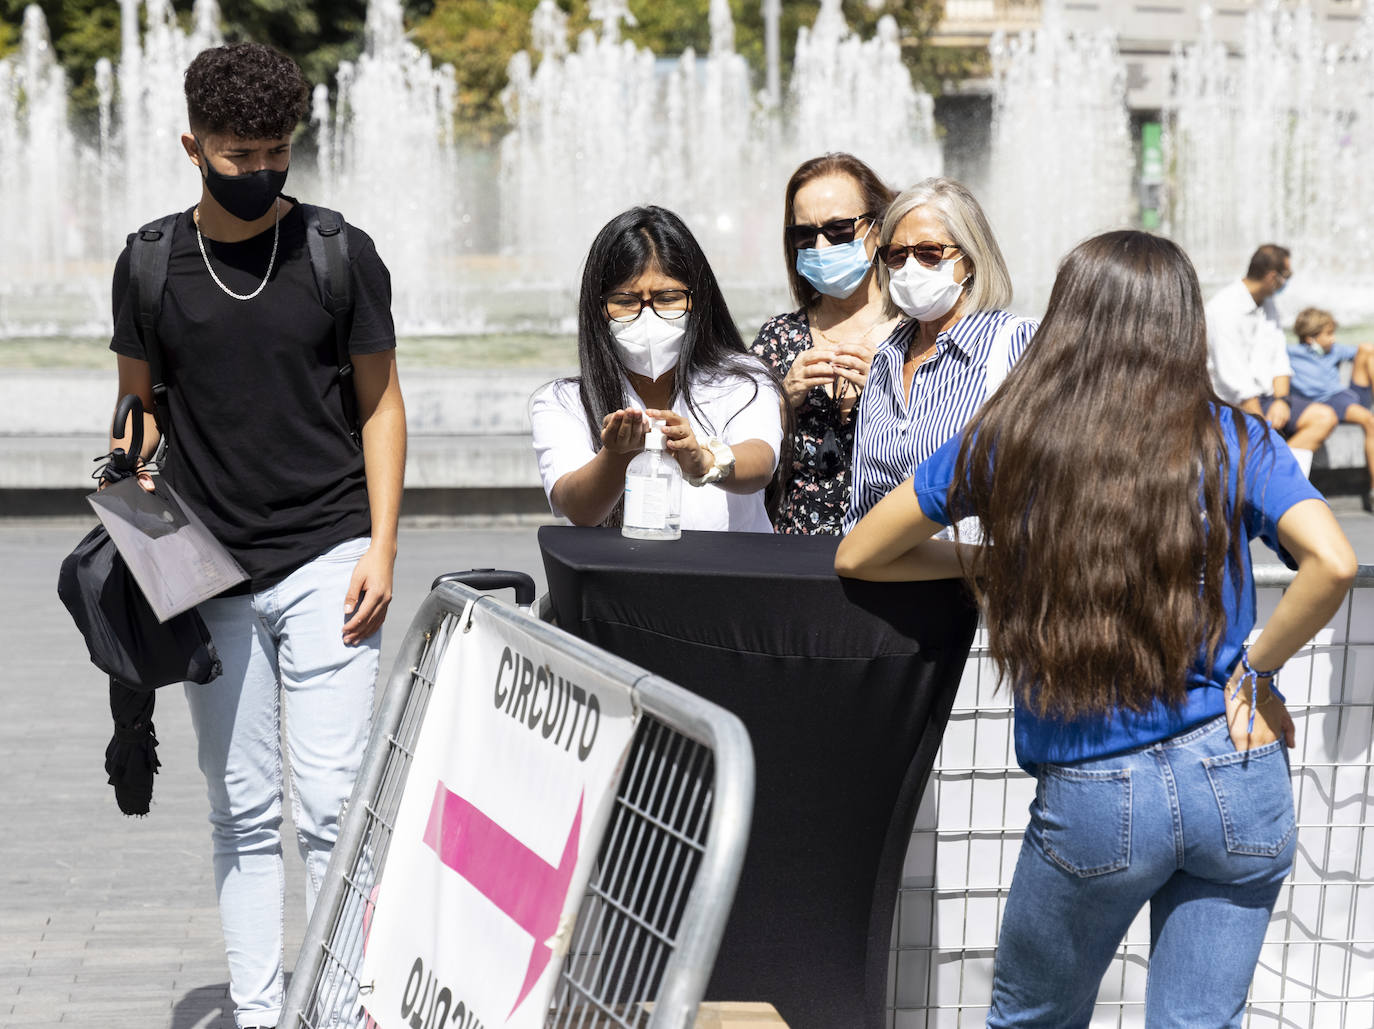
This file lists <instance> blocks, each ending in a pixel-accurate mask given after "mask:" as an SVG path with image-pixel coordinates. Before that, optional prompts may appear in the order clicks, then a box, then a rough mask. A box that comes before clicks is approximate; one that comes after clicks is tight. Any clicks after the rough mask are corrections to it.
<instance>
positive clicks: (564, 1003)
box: [280, 582, 754, 1029]
mask: <svg viewBox="0 0 1374 1029" xmlns="http://www.w3.org/2000/svg"><path fill="white" fill-rule="evenodd" d="M469 600H473V601H476V603H477V604H480V605H483V608H484V610H485V611H486V612H487V614H489V615H491V616H494V617H496V618H497V619H498V620H499V621H501V622H502V623H504V624H506V625H508V626H514V627H516V628H518V630H519V631H520V632H522V633H525V634H527V635H528V636H529V637H530V638H533V639H534V640H536V641H538V642H539V643H542V644H545V645H553V646H557V647H558V648H559V650H560V652H562V653H564V654H567V655H569V656H571V657H572V658H574V659H576V660H578V661H581V662H583V663H584V664H587V665H590V666H592V667H594V668H596V669H598V670H599V671H602V672H604V673H605V674H607V675H608V676H610V677H612V678H615V679H618V680H620V681H621V682H624V683H625V684H627V685H632V687H633V690H634V693H635V698H636V700H637V702H638V703H639V706H640V709H641V711H642V716H641V719H640V722H639V725H638V727H637V729H636V732H635V737H634V742H633V744H632V746H631V749H630V752H629V756H628V757H627V759H626V763H625V772H624V775H623V776H622V779H621V782H620V785H619V788H618V791H617V795H616V800H615V807H614V809H613V812H612V814H611V817H610V821H609V824H608V825H607V828H606V831H605V834H604V836H603V838H602V842H601V848H600V851H599V855H598V860H597V864H596V868H595V869H594V871H593V873H592V878H591V881H590V883H589V885H588V890H587V893H586V896H585V898H584V901H583V906H582V908H581V910H580V912H579V915H578V920H577V928H576V930H575V933H574V936H573V940H572V945H571V949H570V951H569V954H568V956H567V959H566V960H565V962H564V965H563V968H562V971H561V973H560V975H559V979H558V985H557V987H556V989H555V994H554V1006H553V1008H552V1009H551V1011H550V1013H549V1016H548V1019H547V1021H546V1023H545V1024H546V1025H549V1026H560V1027H561V1026H568V1027H586V1029H593V1027H596V1029H601V1027H610V1026H617V1027H622V1029H632V1027H633V1029H638V1027H641V1026H642V1027H648V1029H669V1027H671V1029H685V1027H687V1026H690V1025H691V1024H692V1022H693V1020H694V1018H695V1013H696V1008H697V1005H698V1003H699V1002H700V1000H701V997H702V994H703V993H704V991H705V988H706V981H707V979H708V978H709V976H710V972H711V968H712V965H713V963H714V960H715V954H716V950H717V948H718V947H719V944H720V937H721V934H722V932H723V931H724V928H725V921H726V917H727V916H728V914H729V911H730V903H731V901H732V899H733V897H734V891H735V885H736V883H737V882H738V879H739V872H740V867H741V865H742V863H743V858H744V847H745V843H746V841H747V838H748V831H749V822H750V818H751V814H752V809H753V795H754V763H753V751H752V748H751V746H750V743H749V737H748V734H747V733H746V732H745V729H744V726H743V725H742V724H741V723H740V721H739V720H738V719H737V718H736V717H735V716H734V715H731V714H729V713H728V712H726V711H724V710H722V709H721V708H719V707H717V706H715V705H714V704H711V703H708V702H707V701H704V700H701V699H700V698H698V697H696V696H694V695H692V694H690V693H687V692H686V691H685V690H682V689H681V688H679V687H677V686H675V685H673V684H672V683H670V682H667V681H666V680H664V679H660V678H658V677H656V676H650V675H648V674H647V673H645V672H643V671H642V670H640V669H638V668H636V667H635V666H633V665H630V664H629V663H628V662H625V661H621V660H620V659H618V658H615V657H613V656H611V655H609V654H606V653H604V652H603V651H600V650H598V649H597V648H595V647H592V646H590V645H589V644H586V643H584V642H582V641H581V640H578V639H575V638H574V637H571V636H569V635H567V634H566V633H563V632H561V631H560V630H558V629H556V628H554V627H553V626H551V625H548V624H546V623H544V622H541V621H539V620H538V619H536V618H534V617H533V616H531V615H530V614H528V613H526V612H524V611H521V610H517V609H516V608H512V607H509V606H506V605H503V604H499V603H498V602H497V601H495V600H494V599H492V598H490V597H487V596H485V595H484V594H481V593H478V592H477V591H475V590H473V589H471V588H469V587H467V586H463V585H461V584H459V583H455V582H445V583H444V584H443V585H440V586H438V587H437V588H436V589H435V590H434V591H433V592H432V593H431V594H430V595H429V597H428V598H427V599H426V600H425V601H424V603H423V604H422V605H421V607H420V610H419V612H418V613H417V614H416V616H415V619H414V621H413V622H412V623H411V627H410V629H409V631H408V632H407V634H406V638H405V640H404V642H403V643H402V645H401V648H400V653H399V656H398V657H397V660H396V666H395V670H394V672H393V673H392V677H391V681H390V684H389V686H388V687H387V689H386V691H385V693H384V694H383V697H382V700H381V703H380V705H379V708H378V712H377V716H376V720H375V725H374V729H373V734H372V741H371V743H370V745H369V748H368V753H367V756H366V758H365V759H364V764H363V768H362V770H361V771H360V773H359V777H358V783H357V786H356V787H355V789H354V793H353V799H352V800H351V801H350V802H349V807H348V810H347V813H346V815H345V818H344V822H343V826H342V828H341V831H340V835H339V841H338V843H337V844H336V846H335V850H334V856H333V858H332V859H331V862H330V866H329V874H328V876H327V879H326V882H325V884H324V886H323V888H322V889H321V892H320V896H319V900H318V902H317V904H316V908H315V912H314V915H313V916H312V918H311V921H310V925H309V927H308V928H307V930H306V936H305V941H304V943H303V944H302V947H301V954H300V959H299V960H298V962H297V964H296V969H295V973H294V975H293V977H292V980H291V985H290V989H289V991H288V993H287V998H286V1003H285V1006H284V1009H283V1012H282V1018H281V1022H280V1024H281V1025H282V1026H283V1027H290V1029H315V1027H318V1026H324V1025H331V1024H333V1023H332V1022H331V1019H334V1018H340V1019H341V1022H340V1024H342V1025H349V1026H352V1025H354V1024H359V1023H357V1022H356V1020H355V1018H354V1015H353V1012H354V1011H355V1010H356V1007H357V997H358V994H359V989H360V984H359V981H358V971H359V969H360V968H361V963H362V950H363V937H364V933H365V928H364V926H365V918H366V916H367V915H368V913H369V908H370V900H369V898H370V895H371V893H372V887H373V884H374V883H375V882H376V880H377V877H378V876H379V875H380V874H381V872H382V870H383V869H384V867H385V864H386V857H387V850H388V847H389V845H390V842H391V834H392V831H393V826H394V822H395V818H396V814H397V811H398V810H399V808H400V803H401V796H402V793H403V791H404V789H405V784H406V774H407V771H408V769H409V766H410V761H411V757H412V754H413V751H414V746H415V741H416V739H417V737H418V735H419V731H420V727H421V725H422V724H423V722H424V717H425V710H426V707H427V705H428V702H429V697H430V693H431V690H432V689H433V687H434V677H435V673H436V670H437V668H438V666H439V661H440V658H441V656H442V655H443V653H444V650H445V648H446V647H448V646H450V645H459V644H460V641H461V635H462V631H463V630H462V628H461V627H460V625H459V623H460V622H461V621H462V618H461V615H462V613H463V612H464V610H465V606H466V605H467V603H468V601H469ZM645 1002H652V1003H651V1004H646V1003H645Z"/></svg>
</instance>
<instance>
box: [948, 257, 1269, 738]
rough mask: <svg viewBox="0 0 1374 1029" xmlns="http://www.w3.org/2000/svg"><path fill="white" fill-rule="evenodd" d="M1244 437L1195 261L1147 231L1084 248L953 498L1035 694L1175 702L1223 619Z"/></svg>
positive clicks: (1067, 702)
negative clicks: (972, 519) (1210, 345)
mask: <svg viewBox="0 0 1374 1029" xmlns="http://www.w3.org/2000/svg"><path fill="white" fill-rule="evenodd" d="M1219 418H1230V419H1231V420H1232V421H1233V424H1234V426H1235V430H1236V438H1237V445H1238V447H1239V458H1238V460H1237V461H1236V463H1235V467H1234V468H1231V467H1228V465H1227V462H1226V458H1225V455H1226V446H1225V440H1224V437H1223V434H1222V426H1221V423H1220V421H1219ZM1247 441H1248V435H1247V431H1246V424H1245V415H1243V414H1242V413H1241V412H1240V411H1239V410H1238V409H1236V408H1233V407H1229V406H1228V405H1225V404H1223V403H1222V402H1221V401H1220V400H1219V399H1218V398H1217V395H1216V393H1215V392H1214V391H1213V389H1212V386H1211V382H1210V380H1209V378H1208V374H1207V330H1206V318H1205V315H1204V313H1203V305H1202V293H1201V290H1200V289H1199V287H1198V281H1197V274H1196V273H1195V272H1194V270H1193V265H1192V262H1190V261H1189V260H1188V257H1187V255H1186V254H1185V253H1184V252H1183V251H1182V250H1181V249H1180V248H1179V247H1178V246H1177V245H1176V244H1174V243H1173V242H1171V241H1169V240H1167V239H1163V238H1161V237H1158V236H1152V235H1150V234H1149V233H1145V232H1136V231H1121V232H1109V233H1106V234H1105V235H1101V236H1097V237H1095V238H1094V239H1090V240H1088V241H1087V242H1085V243H1081V244H1079V245H1078V246H1077V247H1075V248H1074V249H1073V250H1072V251H1071V252H1070V253H1069V255H1068V256H1067V257H1065V258H1064V260H1063V263H1061V264H1060V266H1059V275H1058V277H1057V278H1056V279H1055V282H1054V288H1053V291H1052V292H1051V294H1050V302H1049V309H1048V310H1047V311H1046V313H1045V319H1044V321H1043V322H1042V323H1041V325H1040V329H1039V331H1038V332H1036V334H1035V337H1034V339H1033V341H1032V342H1031V345H1030V347H1029V348H1028V350H1027V351H1026V356H1025V357H1024V358H1023V359H1022V360H1021V361H1020V362H1019V363H1018V364H1017V366H1016V367H1015V368H1014V369H1013V370H1012V371H1011V373H1010V374H1009V375H1008V376H1007V379H1006V382H1005V383H1004V384H1003V386H1002V388H1001V389H1000V390H999V391H998V392H997V393H996V394H995V395H994V396H993V397H992V398H991V399H990V400H989V401H988V402H987V403H986V404H985V405H984V406H983V408H982V409H981V410H980V411H979V412H978V413H977V414H976V415H975V416H974V418H973V419H972V421H971V422H970V423H969V426H968V430H967V432H966V434H965V436H964V442H963V444H962V446H961V447H960V451H959V457H958V461H957V463H956V465H955V471H954V485H953V486H952V487H951V490H950V498H949V499H950V509H951V511H953V512H957V513H959V514H966V513H972V514H976V515H977V516H978V517H979V518H980V519H981V520H982V523H983V532H984V534H985V537H986V540H987V542H988V543H989V545H988V546H986V547H980V548H977V552H976V556H975V557H974V558H973V559H972V560H971V561H970V564H969V566H968V567H966V569H965V572H966V574H967V575H969V577H970V581H971V582H972V583H973V585H974V589H975V590H976V592H977V593H978V597H979V601H980V603H982V605H983V608H984V611H985V613H986V617H987V622H988V626H989V630H990V632H989V639H990V643H991V652H992V656H993V658H994V659H995V660H996V661H997V662H998V664H999V666H1000V667H1001V670H1002V674H1003V676H1004V677H1005V678H1006V679H1008V680H1009V681H1010V683H1011V687H1012V690H1013V691H1014V692H1015V694H1016V696H1017V698H1018V699H1019V700H1020V701H1021V702H1022V703H1023V704H1024V705H1026V706H1027V707H1029V708H1030V709H1031V710H1033V711H1035V712H1036V713H1038V714H1039V715H1041V716H1042V717H1044V716H1049V717H1056V718H1064V719H1067V718H1074V717H1081V716H1091V715H1102V714H1106V713H1107V712H1109V711H1111V710H1113V709H1117V708H1125V709H1128V710H1132V711H1144V710H1146V709H1147V708H1149V707H1150V706H1151V705H1152V703H1153V702H1154V701H1156V700H1159V701H1163V702H1164V703H1166V704H1169V705H1177V704H1179V703H1181V702H1182V701H1183V699H1184V697H1185V691H1186V688H1187V674H1188V670H1189V667H1190V666H1191V665H1192V664H1193V662H1194V661H1195V660H1196V659H1197V656H1198V653H1199V650H1201V649H1205V654H1206V661H1207V665H1208V667H1209V668H1210V667H1211V665H1212V662H1213V661H1214V659H1215V654H1216V648H1217V645H1218V643H1219V642H1220V640H1221V637H1222V635H1223V634H1224V632H1225V629H1226V615H1225V610H1224V608H1223V606H1222V597H1223V593H1224V583H1223V569H1224V568H1225V565H1226V558H1227V554H1228V553H1230V554H1231V555H1232V557H1233V567H1232V571H1233V574H1235V575H1238V574H1239V568H1240V555H1241V549H1242V548H1243V547H1244V546H1246V542H1245V540H1246V537H1245V534H1244V532H1243V531H1242V530H1241V510H1240V503H1239V501H1238V500H1237V501H1235V502H1231V501H1230V499H1229V498H1230V497H1232V496H1234V497H1237V498H1238V497H1240V496H1242V495H1243V494H1242V490H1243V483H1242V482H1241V479H1240V476H1241V474H1242V472H1243V469H1244V466H1245V448H1246V444H1247ZM1232 480H1234V482H1235V484H1236V485H1235V492H1234V493H1232V492H1231V488H1230V485H1229V483H1230V481H1232ZM1199 487H1200V489H1199ZM1199 501H1201V504H1199ZM1204 512H1205V513H1204Z"/></svg>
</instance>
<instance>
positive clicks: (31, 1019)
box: [0, 519, 544, 1029]
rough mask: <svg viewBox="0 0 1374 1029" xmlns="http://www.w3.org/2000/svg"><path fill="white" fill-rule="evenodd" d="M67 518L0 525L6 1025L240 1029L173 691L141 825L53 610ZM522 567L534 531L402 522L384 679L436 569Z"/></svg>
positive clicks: (292, 889)
mask: <svg viewBox="0 0 1374 1029" xmlns="http://www.w3.org/2000/svg"><path fill="white" fill-rule="evenodd" d="M87 527H88V525H87V523H84V522H81V521H79V520H76V519H62V520H55V521H43V522H38V521H34V522H19V523H16V522H12V521H6V520H0V570H3V577H4V581H5V582H6V583H7V586H6V587H5V588H4V590H3V592H0V712H3V714H0V769H3V772H0V825H3V826H7V827H8V828H7V829H5V830H4V831H3V834H0V1027H6V1029H8V1027H11V1026H14V1027H19V1026H23V1027H25V1029H39V1027H43V1026H53V1025H58V1024H61V1025H64V1026H70V1025H72V1024H77V1025H85V1026H98V1027H101V1029H133V1027H140V1029H144V1027H151V1029H164V1027H170V1029H210V1027H213V1029H233V1025H234V1022H233V1017H232V1006H231V1005H230V1003H229V1000H228V995H227V989H228V987H227V978H228V976H227V972H226V968H225V960H224V951H223V949H222V944H221V942H220V935H219V916H218V913H217V911H216V908H215V894H214V884H213V879H212V877H211V873H210V858H209V852H210V848H209V843H210V834H209V823H208V822H207V819H206V813H207V808H206V804H205V799H204V798H205V792H204V785H203V783H202V780H201V777H200V772H199V770H198V769H197V768H196V760H195V748H194V738H193V735H192V731H191V726H190V721H189V719H188V716H187V712H186V704H185V701H184V700H183V698H182V695H181V692H180V690H179V689H177V688H175V687H170V688H167V689H164V690H162V691H161V692H160V693H159V695H158V704H157V712H156V715H155V719H154V720H155V724H156V726H157V736H158V741H159V746H158V756H159V757H160V759H161V761H162V768H161V771H160V772H159V773H158V776H157V779H156V782H155V787H154V792H153V807H152V812H151V814H150V815H149V816H148V817H147V818H141V819H135V818H127V817H125V816H124V815H122V814H120V813H119V809H118V808H117V807H116V806H115V803H114V793H113V791H112V790H111V788H110V787H109V786H108V785H107V784H106V782H105V774H104V767H103V766H104V755H105V744H106V743H107V742H108V740H109V736H110V719H109V708H108V705H107V699H106V688H105V680H104V678H103V677H102V676H101V675H100V673H99V672H98V671H97V670H96V669H95V668H94V667H93V666H92V665H91V664H90V663H89V661H88V660H87V657H86V652H85V649H84V645H83V644H82V642H81V639H80V638H79V637H78V636H77V635H76V630H75V629H74V628H73V626H72V624H71V620H70V619H69V618H68V616H67V613H66V611H65V610H64V609H63V608H62V606H61V603H60V602H59V601H58V599H57V592H56V581H57V579H56V576H57V566H58V564H59V563H60V562H61V559H62V557H63V556H64V555H65V554H66V553H67V552H68V551H69V550H70V549H71V548H72V547H73V546H74V545H75V544H76V542H77V540H79V539H80V538H81V536H82V535H83V534H84V533H85V532H86V529H87ZM471 567H502V568H515V569H519V570H522V571H528V572H530V573H531V574H532V575H534V576H535V578H536V581H537V582H538V583H539V584H540V588H541V589H542V588H543V578H544V577H543V569H542V566H541V564H540V561H539V551H538V547H537V545H536V543H535V537H534V528H533V526H528V525H526V526H520V527H506V528H468V527H463V526H458V525H453V524H449V525H445V526H437V527H417V526H409V525H408V526H405V527H403V529H402V533H401V541H400V554H399V557H398V559H397V569H396V582H395V597H394V600H393V602H392V606H391V611H390V614H389V617H388V621H387V631H386V633H385V634H384V636H383V640H384V646H383V652H382V662H383V665H382V667H383V668H384V669H389V668H390V667H391V663H392V660H393V657H394V654H395V650H396V647H397V646H398V645H399V643H400V640H401V637H402V635H403V634H404V631H405V627H406V625H407V624H408V623H409V621H410V619H411V616H412V615H413V614H414V612H415V610H416V608H417V607H418V606H419V604H420V601H421V600H422V599H423V598H424V596H425V594H426V593H428V591H429V584H430V582H431V580H432V579H433V578H434V576H435V575H437V574H439V573H440V572H445V571H453V570H456V569H460V568H471ZM282 835H283V838H284V839H285V840H286V841H287V845H286V851H287V856H286V861H287V922H286V946H287V953H288V955H289V957H288V960H287V967H288V968H290V966H291V965H292V964H293V963H294V960H295V953H296V951H297V950H298V948H299V946H300V940H301V936H302V934H303V932H304V929H305V900H304V888H303V879H304V869H303V867H302V865H301V862H300V859H299V857H298V856H297V854H296V851H295V848H294V846H293V845H292V843H291V841H292V840H294V838H295V835H294V832H293V831H292V830H291V829H290V827H289V826H283V833H282Z"/></svg>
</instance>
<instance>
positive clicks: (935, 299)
mask: <svg viewBox="0 0 1374 1029" xmlns="http://www.w3.org/2000/svg"><path fill="white" fill-rule="evenodd" d="M958 261H959V258H957V257H956V258H951V259H950V260H948V261H941V262H940V263H939V264H937V265H936V266H935V267H934V268H927V267H926V266H925V265H923V264H921V262H920V261H918V260H916V258H915V257H910V256H908V257H907V259H906V264H904V265H902V266H901V267H900V268H898V269H897V270H896V271H895V272H893V273H892V274H891V275H889V276H888V286H887V291H888V295H890V296H891V297H892V302H893V303H894V304H896V305H897V306H898V307H899V308H900V309H901V310H902V311H904V312H905V313H906V315H907V316H908V317H910V318H915V319H916V320H917V321H918V322H933V321H935V319H937V318H943V317H944V316H945V315H947V314H949V312H950V311H951V310H952V309H953V307H954V305H955V304H957V303H958V302H959V294H960V293H962V292H963V291H964V283H965V282H968V280H969V277H968V276H965V277H964V281H963V282H955V281H954V266H955V264H957V263H958Z"/></svg>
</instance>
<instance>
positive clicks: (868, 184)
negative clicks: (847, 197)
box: [782, 152, 896, 309]
mask: <svg viewBox="0 0 1374 1029" xmlns="http://www.w3.org/2000/svg"><path fill="white" fill-rule="evenodd" d="M828 175H842V176H846V177H848V178H851V179H853V180H854V183H855V185H857V186H858V187H859V193H860V194H861V195H862V196H863V203H864V210H867V211H872V212H873V227H874V228H877V227H878V226H879V225H881V224H882V222H883V214H884V212H886V211H887V205H888V204H890V203H892V198H893V197H894V196H895V195H896V194H895V193H893V191H892V190H891V189H890V188H888V186H887V185H886V183H884V182H883V180H882V179H880V178H878V173H877V172H875V171H874V170H873V169H872V168H870V167H869V166H868V165H866V164H864V163H863V161H860V160H859V159H858V158H857V157H855V156H854V155H853V154H846V153H843V152H833V153H828V154H821V156H820V157H812V158H811V159H809V160H806V161H803V162H802V163H801V164H799V165H797V170H796V171H794V172H793V173H792V177H791V178H790V179H788V180H787V189H786V190H785V191H784V193H783V202H782V225H783V229H784V230H785V229H786V228H787V227H788V226H789V225H795V224H796V223H797V211H796V201H797V192H798V191H799V190H800V189H801V188H802V187H803V186H805V185H806V184H807V183H808V182H815V181H816V180H817V179H823V178H825V177H826V176H828ZM782 257H783V262H784V263H785V265H786V267H787V284H788V286H790V287H791V289H792V298H793V299H794V300H796V302H797V303H798V304H800V305H801V306H802V307H805V308H807V309H810V308H812V307H814V306H816V304H817V303H818V302H819V301H820V299H821V294H820V290H818V289H816V287H815V286H813V285H811V283H809V282H807V281H806V279H804V278H803V277H802V275H801V273H800V272H798V271H797V252H796V251H795V250H793V249H792V244H791V243H789V242H787V234H786V232H784V233H783V240H782Z"/></svg>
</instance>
